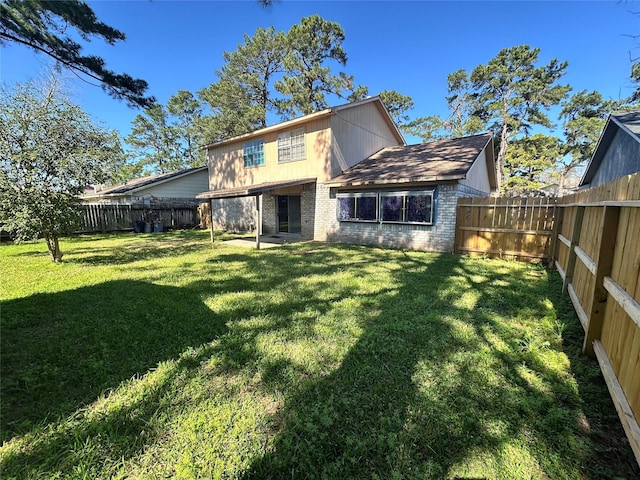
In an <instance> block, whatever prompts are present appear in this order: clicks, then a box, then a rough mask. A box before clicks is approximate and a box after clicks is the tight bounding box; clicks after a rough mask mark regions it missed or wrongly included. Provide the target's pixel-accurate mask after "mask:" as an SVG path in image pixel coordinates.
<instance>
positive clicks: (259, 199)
mask: <svg viewBox="0 0 640 480" xmlns="http://www.w3.org/2000/svg"><path fill="white" fill-rule="evenodd" d="M261 229H262V194H261V193H258V194H257V195H256V248H257V249H258V250H260V230H261Z"/></svg>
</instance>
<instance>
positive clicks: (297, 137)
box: [278, 129, 305, 163]
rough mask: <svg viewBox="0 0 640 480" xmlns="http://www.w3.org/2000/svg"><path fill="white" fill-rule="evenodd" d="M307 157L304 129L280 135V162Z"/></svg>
mask: <svg viewBox="0 0 640 480" xmlns="http://www.w3.org/2000/svg"><path fill="white" fill-rule="evenodd" d="M304 159H305V148H304V130H303V129H299V130H293V131H291V132H284V133H281V134H279V135H278V163H286V162H295V161H297V160H304Z"/></svg>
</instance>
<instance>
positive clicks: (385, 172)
mask: <svg viewBox="0 0 640 480" xmlns="http://www.w3.org/2000/svg"><path fill="white" fill-rule="evenodd" d="M490 141H491V134H489V133H486V134H482V135H473V136H469V137H462V138H455V139H447V140H438V141H435V142H430V143H422V144H418V145H401V146H395V147H387V148H384V149H382V150H380V151H379V152H376V153H374V154H373V155H371V156H370V157H369V158H366V159H365V160H363V161H361V162H359V163H357V164H356V165H354V166H353V167H351V168H349V169H347V170H345V171H344V172H343V173H342V174H341V175H339V176H337V177H336V178H333V179H332V180H331V181H330V182H329V183H330V184H340V185H366V184H385V183H394V182H419V181H437V180H444V179H453V178H463V177H464V175H466V173H467V172H468V171H469V169H470V168H471V166H472V165H473V162H474V161H475V160H476V159H477V158H478V155H480V153H481V152H482V150H483V149H484V148H485V147H486V146H487V144H488V143H489V142H490Z"/></svg>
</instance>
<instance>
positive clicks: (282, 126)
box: [202, 95, 405, 149]
mask: <svg viewBox="0 0 640 480" xmlns="http://www.w3.org/2000/svg"><path fill="white" fill-rule="evenodd" d="M365 103H374V104H375V105H376V106H377V107H378V109H379V110H380V112H381V113H382V117H383V118H384V121H385V122H386V123H387V125H388V126H389V128H390V129H391V131H392V132H393V134H394V136H395V137H396V138H397V140H398V142H400V143H402V144H404V143H405V140H404V137H403V136H402V133H400V130H398V127H397V125H396V124H395V122H394V121H393V119H392V118H391V115H389V111H388V110H387V109H386V107H385V106H384V104H383V103H382V100H380V97H379V96H377V95H376V96H374V97H369V98H365V99H364V100H360V101H357V102H351V103H345V104H343V105H338V106H336V107H329V108H325V109H324V110H320V111H319V112H314V113H310V114H308V115H304V116H302V117H297V118H294V119H292V120H287V121H286V122H282V123H277V124H275V125H270V126H268V127H265V128H261V129H260V130H255V131H253V132H250V133H245V134H244V135H238V136H236V137H233V138H227V139H225V140H222V141H220V142H216V143H211V144H209V145H205V146H204V147H202V148H204V149H209V148H212V147H219V146H222V145H227V144H229V143H236V142H240V141H244V142H246V141H248V140H251V139H252V138H257V137H261V136H263V135H265V134H267V133H271V132H277V131H281V130H287V129H290V128H291V127H295V126H297V125H300V124H302V123H306V122H309V121H311V120H318V119H320V118H324V117H329V116H331V115H336V114H337V113H339V112H340V111H341V110H346V109H349V108H354V107H357V106H360V105H363V104H365Z"/></svg>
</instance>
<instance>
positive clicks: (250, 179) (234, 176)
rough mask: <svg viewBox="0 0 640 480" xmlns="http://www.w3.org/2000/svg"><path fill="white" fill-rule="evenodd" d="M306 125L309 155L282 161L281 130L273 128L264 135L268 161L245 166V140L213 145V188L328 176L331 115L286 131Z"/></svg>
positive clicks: (265, 159)
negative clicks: (255, 165) (279, 157)
mask: <svg viewBox="0 0 640 480" xmlns="http://www.w3.org/2000/svg"><path fill="white" fill-rule="evenodd" d="M300 128H302V129H304V132H305V135H304V143H305V152H306V153H305V159H304V160H298V161H295V162H287V163H278V133H280V131H272V132H268V133H266V134H265V135H264V136H262V137H257V138H255V139H258V138H262V141H263V142H264V165H262V166H258V167H245V166H244V158H243V145H244V141H239V142H237V143H231V144H227V145H221V146H218V147H215V146H214V147H212V148H210V149H209V151H208V152H207V161H208V165H209V190H218V189H225V188H234V187H243V186H249V185H255V184H259V183H264V182H274V181H280V180H293V179H298V178H309V177H317V178H318V181H324V180H326V179H328V175H329V167H328V165H329V163H330V161H329V155H330V151H331V148H330V146H331V135H330V132H329V119H328V118H327V117H324V118H321V119H313V120H311V121H309V122H306V123H304V124H302V125H296V126H294V127H292V128H291V129H285V130H281V131H282V132H286V131H289V130H291V131H293V130H298V129H300Z"/></svg>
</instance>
